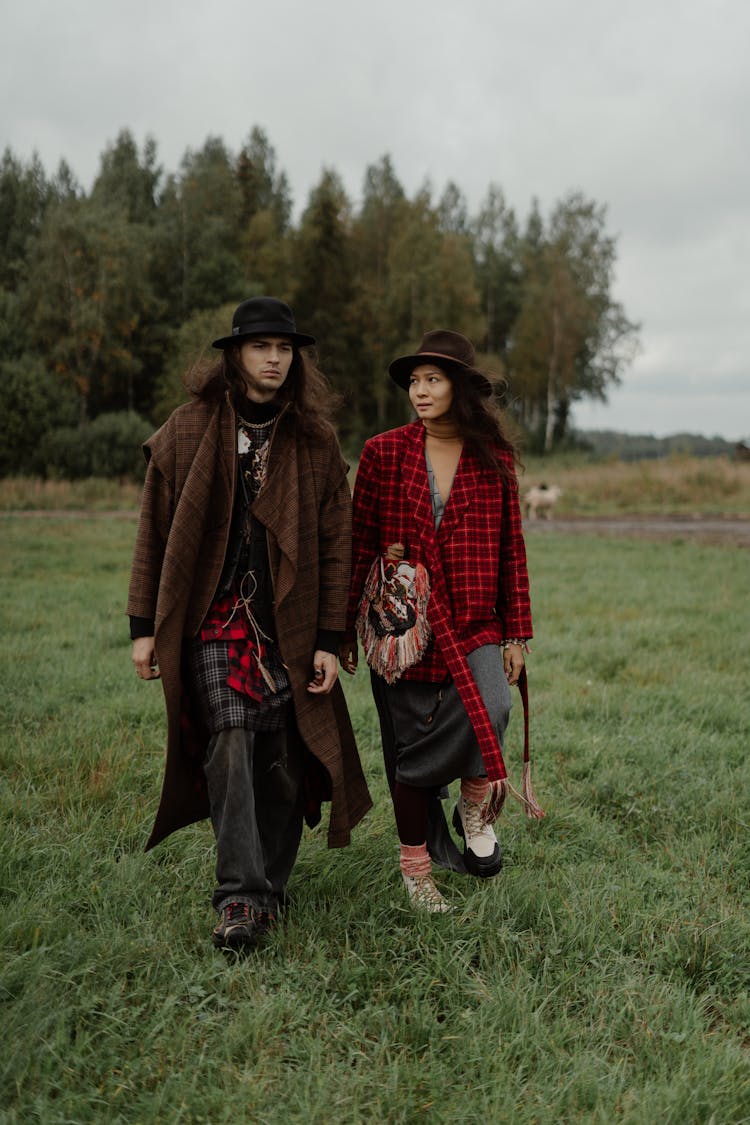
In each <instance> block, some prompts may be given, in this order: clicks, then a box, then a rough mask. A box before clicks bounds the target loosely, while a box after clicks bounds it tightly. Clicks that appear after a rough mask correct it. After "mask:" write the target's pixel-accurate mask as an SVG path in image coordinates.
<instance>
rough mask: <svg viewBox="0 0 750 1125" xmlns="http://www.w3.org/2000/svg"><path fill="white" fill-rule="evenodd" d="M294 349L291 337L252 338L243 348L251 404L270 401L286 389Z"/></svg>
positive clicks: (246, 381)
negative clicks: (283, 388)
mask: <svg viewBox="0 0 750 1125" xmlns="http://www.w3.org/2000/svg"><path fill="white" fill-rule="evenodd" d="M293 355H294V348H293V347H292V341H291V340H290V339H289V337H288V336H251V337H250V339H249V340H245V343H244V344H242V345H241V347H240V365H241V367H242V370H243V372H244V375H245V393H246V394H247V397H248V398H249V399H250V401H251V402H270V401H271V399H272V398H273V397H274V395H275V394H276V392H277V391H278V389H279V387H281V386H283V384H284V382H285V380H286V377H287V375H288V374H289V368H290V366H291V363H292V357H293Z"/></svg>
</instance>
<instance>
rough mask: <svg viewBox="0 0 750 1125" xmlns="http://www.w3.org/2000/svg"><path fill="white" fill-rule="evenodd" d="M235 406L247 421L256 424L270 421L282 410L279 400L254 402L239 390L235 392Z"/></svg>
mask: <svg viewBox="0 0 750 1125" xmlns="http://www.w3.org/2000/svg"><path fill="white" fill-rule="evenodd" d="M234 408H235V410H236V411H237V413H238V414H240V415H241V416H242V417H243V418H244V419H245V421H246V422H254V423H255V424H256V425H258V424H259V423H262V422H270V421H271V420H272V419H273V418H275V417H276V415H277V414H278V413H279V411H280V410H281V406H280V404H279V403H278V402H253V400H252V399H250V398H248V397H247V395H243V394H242V393H241V392H239V391H237V392H235V394H234Z"/></svg>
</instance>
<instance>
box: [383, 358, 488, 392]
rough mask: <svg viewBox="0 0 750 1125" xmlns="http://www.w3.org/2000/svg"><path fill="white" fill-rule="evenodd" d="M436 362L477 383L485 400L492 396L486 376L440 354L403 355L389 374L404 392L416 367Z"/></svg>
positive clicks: (395, 362) (407, 388)
mask: <svg viewBox="0 0 750 1125" xmlns="http://www.w3.org/2000/svg"><path fill="white" fill-rule="evenodd" d="M431 360H432V361H434V363H435V365H436V367H442V368H444V369H445V370H448V371H452V372H453V373H454V374H456V375H462V376H465V377H466V378H467V379H470V380H471V381H472V382H473V383H476V385H477V388H478V389H479V392H480V394H482V395H483V396H484V397H485V398H489V397H490V395H491V394H492V383H491V382H490V381H489V379H488V378H487V376H486V375H483V374H482V372H481V371H477V370H476V368H474V367H469V366H468V364H466V363H462V362H461V360H460V359H450V358H447V357H446V356H444V355H440V354H439V353H438V352H419V353H418V354H417V355H401V356H399V357H398V359H394V361H393V363H392V364H391V365H390V367H389V368H388V374H389V375H390V377H391V379H393V381H394V383H397V384H398V386H399V387H401V388H402V390H404V391H408V390H409V378H410V376H411V373H412V371H413V370H414V368H415V367H419V365H420V364H421V363H429V362H430V361H431Z"/></svg>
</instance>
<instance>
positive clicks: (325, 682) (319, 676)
mask: <svg viewBox="0 0 750 1125" xmlns="http://www.w3.org/2000/svg"><path fill="white" fill-rule="evenodd" d="M338 678H339V670H338V667H337V665H336V657H335V656H334V654H333V653H332V652H323V651H322V650H320V649H319V650H318V651H317V652H315V653H313V678H312V680H311V681H310V683H309V684H308V685H307V690H308V691H309V692H312V694H313V695H328V692H329V691H330V690H331V688H332V687H333V685H334V684H335V683H336V680H337V679H338Z"/></svg>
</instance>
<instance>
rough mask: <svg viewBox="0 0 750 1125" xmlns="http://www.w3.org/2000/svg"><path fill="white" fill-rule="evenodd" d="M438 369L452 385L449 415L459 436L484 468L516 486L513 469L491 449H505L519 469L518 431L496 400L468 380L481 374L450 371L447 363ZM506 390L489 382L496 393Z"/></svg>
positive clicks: (503, 382)
mask: <svg viewBox="0 0 750 1125" xmlns="http://www.w3.org/2000/svg"><path fill="white" fill-rule="evenodd" d="M441 370H443V371H445V374H446V375H447V376H448V378H449V379H450V381H451V383H452V384H453V401H452V403H451V408H450V416H451V418H452V419H453V421H454V422H455V424H456V429H457V430H458V432H459V434H460V435H461V437H462V438H463V439H464V441H465V442H466V443H467V444H468V445H469V446H470V448H471V449H472V450H473V451H474V452H475V453H476V455H477V457H478V458H479V460H480V461H481V463H482V464H483V465H484V466H485V467H486V468H488V469H492V470H493V471H494V472H496V473H498V474H499V476H501V477H503V478H504V479H506V480H507V481H509V482H510V483H512V484H516V483H517V477H516V471H515V468H512V467H511V466H510V465H508V463H507V462H506V461H505V460H501V459H499V458H498V457H497V456H496V453H495V450H496V447H497V446H500V447H501V448H502V449H506V450H508V452H509V453H511V454H512V457H513V465H514V466H515V467H517V468H523V462H522V460H521V453H520V448H519V439H518V431H517V429H516V427H515V426H514V425H513V424H512V422H511V421H510V419H509V418H508V415H507V412H506V411H505V410H503V409H502V407H501V406H500V404H499V402H497V400H496V398H495V397H492V398H487V397H485V396H484V395H483V394H482V393H481V391H480V389H479V384H477V383H476V382H475V381H474V380H473V379H472V378H471V375H472V374H477V375H481V372H474V371H472V370H469V371H467V370H466V368H453V367H450V366H449V365H448V364H446V365H445V366H444V367H442V366H441ZM484 378H487V376H484ZM506 388H507V384H506V383H505V380H502V381H501V382H498V381H497V380H495V381H493V389H494V390H495V392H496V393H502V392H503V391H504V390H505V389H506Z"/></svg>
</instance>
